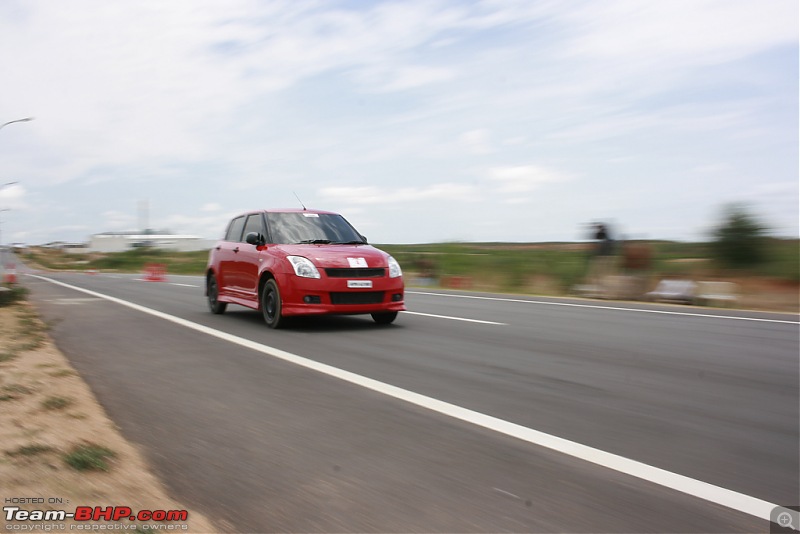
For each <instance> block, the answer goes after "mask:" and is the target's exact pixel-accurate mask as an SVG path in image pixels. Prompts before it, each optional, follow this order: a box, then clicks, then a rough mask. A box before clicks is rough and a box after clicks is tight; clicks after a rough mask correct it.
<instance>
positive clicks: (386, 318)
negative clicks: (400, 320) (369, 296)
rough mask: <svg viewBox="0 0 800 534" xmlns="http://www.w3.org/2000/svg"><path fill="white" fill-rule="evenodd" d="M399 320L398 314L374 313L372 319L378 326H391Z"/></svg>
mask: <svg viewBox="0 0 800 534" xmlns="http://www.w3.org/2000/svg"><path fill="white" fill-rule="evenodd" d="M396 318H397V312H396V311H395V312H380V313H373V314H372V319H373V320H374V321H375V322H376V323H378V324H391V322H392V321H394V320H395V319H396Z"/></svg>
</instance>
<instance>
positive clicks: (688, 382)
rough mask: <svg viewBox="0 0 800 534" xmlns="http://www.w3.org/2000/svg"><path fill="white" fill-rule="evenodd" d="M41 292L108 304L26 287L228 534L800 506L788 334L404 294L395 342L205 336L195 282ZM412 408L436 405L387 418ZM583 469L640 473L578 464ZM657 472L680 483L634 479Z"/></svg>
mask: <svg viewBox="0 0 800 534" xmlns="http://www.w3.org/2000/svg"><path fill="white" fill-rule="evenodd" d="M40 275H41V276H42V277H45V278H47V279H50V280H55V281H60V282H63V283H66V284H69V285H71V286H74V287H77V288H84V289H87V290H91V291H94V292H97V293H98V295H92V294H87V293H82V292H80V291H78V290H76V289H74V288H71V287H65V286H63V285H57V284H54V283H52V282H51V281H48V280H45V279H43V278H35V277H31V276H22V278H23V282H24V283H25V285H27V286H28V287H30V288H31V289H32V291H33V300H34V302H35V304H36V305H37V306H38V307H39V309H40V311H41V312H42V313H43V315H44V317H45V319H46V320H48V321H49V322H50V323H51V324H53V325H54V326H53V329H52V335H53V337H54V338H55V340H56V343H57V344H58V346H59V348H60V349H61V350H62V351H63V352H64V353H65V354H66V355H67V357H68V358H69V359H70V361H71V362H72V364H73V365H74V366H75V368H76V369H77V370H78V371H79V372H80V373H81V375H82V376H83V377H84V378H85V379H86V381H87V382H88V383H89V385H90V386H91V388H92V389H93V391H94V392H95V394H96V395H97V397H98V399H99V400H100V402H101V404H102V405H103V406H104V407H105V409H106V410H107V412H108V413H109V415H110V416H111V417H112V419H113V420H114V421H115V422H116V423H117V425H118V426H119V427H120V428H121V430H122V433H123V434H124V435H125V436H126V437H127V438H128V439H129V440H131V441H133V442H134V443H137V444H138V445H140V447H141V449H142V450H143V452H144V453H145V454H146V456H147V457H148V459H149V460H150V461H151V463H152V465H153V466H154V469H155V470H156V472H157V473H158V474H159V475H160V476H161V477H162V479H163V480H164V481H165V483H166V485H167V486H168V489H169V490H170V492H171V493H172V494H173V496H174V497H175V498H177V499H179V500H181V501H183V502H184V503H186V504H188V505H189V506H191V507H194V508H197V509H199V510H202V511H204V512H205V513H207V514H208V515H209V517H211V519H212V520H217V521H220V524H227V525H230V529H231V530H234V531H237V532H266V531H292V532H503V531H508V532H589V531H591V532H768V531H769V523H768V521H767V520H765V519H762V518H758V517H754V515H753V514H752V513H748V512H747V510H746V509H747V507H748V504H747V503H745V504H742V505H741V506H739V505H737V504H736V503H734V504H733V505H730V504H728V501H726V504H727V505H726V504H717V503H714V502H709V501H708V500H706V499H704V498H700V497H697V496H695V495H696V494H695V493H693V490H692V489H691V488H692V487H693V483H694V482H695V481H700V482H704V483H708V484H711V485H713V486H716V487H719V488H722V492H723V493H725V490H729V493H730V492H735V494H733V495H734V498H733V501H736V495H741V496H743V497H744V501H747V499H754V500H761V501H766V503H772V504H778V505H784V506H791V505H797V504H798V503H800V489H799V487H800V483H799V482H798V473H800V461H799V459H798V443H799V437H800V436H799V432H798V427H799V426H800V423H799V422H800V408H799V407H800V398H799V392H800V387H799V382H800V361H799V358H798V354H800V329H799V328H798V318H797V316H792V315H781V314H761V313H758V314H756V313H748V312H741V311H720V310H715V309H699V308H690V307H679V306H653V305H638V304H637V305H632V304H619V303H611V302H603V301H587V300H575V299H542V298H528V297H512V296H504V295H494V296H493V295H479V294H471V293H448V292H444V291H424V290H418V291H417V290H409V292H408V294H407V305H408V307H409V310H410V311H411V312H413V313H405V314H401V315H400V317H398V319H397V321H396V323H395V324H393V325H390V326H377V325H375V324H374V323H373V322H372V320H371V319H370V318H369V317H368V316H365V317H328V318H316V319H313V320H300V321H295V322H294V324H293V325H292V326H291V327H290V328H289V329H286V330H280V331H273V330H269V329H267V328H266V326H265V325H264V324H263V322H262V319H261V317H260V315H259V314H258V313H257V312H255V311H252V310H247V309H244V308H238V307H236V306H230V307H229V308H228V312H227V313H226V314H224V315H221V316H216V315H213V314H211V313H210V312H209V311H208V310H207V307H206V304H205V299H204V297H203V289H202V287H201V284H202V280H201V279H200V278H197V277H178V276H170V277H169V279H168V281H167V282H150V283H148V282H143V281H139V280H136V278H138V277H137V276H130V275H110V274H97V275H89V274H83V273H61V274H53V273H40ZM101 295H103V296H110V297H114V298H116V299H120V300H121V301H124V302H126V303H133V304H136V305H139V306H142V307H145V308H147V310H156V311H157V312H161V313H162V314H167V316H164V315H162V316H155V315H153V314H151V313H149V312H148V311H147V310H144V309H133V308H131V307H129V306H126V305H124V303H123V302H115V301H110V300H107V299H104V298H101ZM174 317H175V318H179V320H181V319H182V320H184V321H188V322H190V323H191V324H189V323H185V324H177V323H176V322H175V320H174V319H172V318H174ZM464 319H469V320H471V321H465V320H464ZM474 321H484V322H474ZM191 325H199V326H191ZM210 329H213V332H212V330H210ZM214 332H221V333H222V334H214V335H210V333H214ZM226 336H227V337H226ZM231 336H236V337H235V338H234V337H231ZM242 339H243V340H245V342H242V341H241V340H242ZM242 343H245V344H246V343H251V344H252V346H249V347H248V346H242ZM263 346H266V347H268V348H267V349H262V348H261V347H263ZM274 349H278V350H280V351H286V352H288V353H290V355H289V357H290V358H291V357H294V356H298V357H301V358H303V359H306V360H308V361H311V362H319V363H323V364H326V365H327V366H330V368H333V369H335V370H336V372H339V370H342V371H347V372H350V373H353V374H354V375H357V378H356V379H355V381H356V382H358V380H361V378H360V377H366V378H367V379H373V380H375V381H379V382H380V383H383V384H386V385H388V386H386V387H384V386H382V385H381V386H376V387H375V388H373V389H370V388H368V387H364V385H363V384H362V385H358V384H354V383H352V382H348V381H346V380H342V379H341V377H336V376H331V375H330V374H325V372H327V369H329V368H325V369H324V371H325V372H320V371H318V370H312V369H309V368H307V367H303V366H302V365H298V364H297V363H296V362H292V361H286V360H283V359H280V358H277V357H275V356H274V355H271V354H275V353H276V351H275V350H274ZM270 353H271V354H270ZM279 354H282V353H279ZM306 360H303V361H304V362H305V361H306ZM336 372H334V374H336ZM347 376H351V375H347ZM369 384H372V383H371V382H370V383H369ZM389 386H394V387H395V388H400V389H397V390H395V389H392V388H391V387H389ZM398 391H399V392H400V393H398V394H397V395H395V396H392V394H393V392H394V393H397V392H398ZM409 392H410V393H409ZM414 394H419V395H423V396H425V397H426V398H429V399H431V400H430V401H428V400H424V401H423V402H421V404H412V403H410V402H407V400H402V398H397V396H400V397H403V396H404V395H408V396H410V397H413V398H417V397H414ZM440 401H441V402H440ZM437 403H438V404H437ZM443 403H448V404H447V405H444V404H443ZM442 406H445V407H446V406H454V407H455V408H453V409H452V410H451V409H450V408H446V409H444V411H445V412H446V411H447V410H451V411H453V412H458V413H466V414H467V415H466V416H465V417H462V418H460V419H459V418H456V417H453V416H452V414H447V413H442V411H443V409H441V407H442ZM476 412H477V414H483V415H486V416H490V417H489V418H487V419H491V421H497V420H500V421H501V422H502V423H503V424H505V425H506V426H508V427H509V428H512V430H513V432H511V435H509V433H504V432H503V430H502V428H500V429H499V430H498V428H494V427H493V426H492V424H494V423H492V424H484V423H482V420H481V418H480V417H479V416H478V415H472V414H473V413H476ZM465 419H466V420H465ZM507 423H512V425H508V424H507ZM503 424H501V425H499V426H501V427H502V426H503ZM503 428H505V427H503ZM514 432H518V433H521V434H524V436H523V437H522V439H521V438H520V437H514ZM539 433H544V434H539ZM528 435H532V436H534V438H533V440H534V441H535V440H536V439H539V437H537V436H544V437H543V438H542V439H544V440H547V439H549V437H550V436H555V437H558V438H563V439H565V440H570V441H571V442H574V443H575V444H578V445H576V447H577V449H579V451H578V452H575V450H573V449H571V448H570V447H571V446H570V445H569V444H566V445H565V444H564V442H559V443H560V444H561V445H559V446H557V447H556V449H558V450H552V449H549V448H546V447H543V446H541V445H539V444H536V443H535V442H534V443H531V442H530V441H526V439H527V438H525V436H528ZM581 446H585V447H584V448H583V449H581ZM587 447H590V448H592V449H591V451H594V450H597V451H604V452H605V453H611V454H612V455H616V456H613V457H612V460H610V461H609V462H610V463H612V464H613V463H614V462H616V461H617V460H616V459H617V458H622V459H623V460H626V459H627V460H634V461H635V462H639V464H635V466H634V468H633V471H634V472H633V473H632V474H631V473H630V472H629V471H626V469H625V468H621V469H616V468H614V466H613V465H611V466H609V462H606V463H604V462H603V461H600V462H599V463H600V465H598V464H597V463H592V462H589V461H586V460H585V459H581V458H579V457H576V455H577V456H580V454H579V452H580V450H584V449H586V448H587ZM591 451H590V455H592V457H594V456H599V457H602V456H603V455H602V453H600V452H597V453H595V452H591ZM639 466H644V467H641V469H640V467H639ZM652 467H655V468H658V469H661V470H664V472H666V475H665V479H670V476H672V475H673V474H675V475H680V477H678V481H677V482H674V483H673V482H668V483H665V484H661V483H654V482H652V481H650V480H651V479H648V477H647V476H639V475H638V473H639V471H640V470H641V471H642V472H645V473H646V472H647V469H648V468H652ZM659 473H660V472H659ZM659 476H660V475H659ZM701 486H704V485H702V484H701ZM704 487H705V486H704ZM713 491H716V490H713ZM726 498H727V497H726ZM723 500H724V499H723ZM114 504H123V503H109V505H114ZM742 510H744V511H742Z"/></svg>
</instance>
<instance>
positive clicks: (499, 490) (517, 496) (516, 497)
mask: <svg viewBox="0 0 800 534" xmlns="http://www.w3.org/2000/svg"><path fill="white" fill-rule="evenodd" d="M492 489H493V490H494V491H496V492H497V493H502V494H503V495H508V496H509V497H514V498H515V499H517V500H519V501H521V500H522V497H520V496H519V495H514V494H513V493H510V492H508V491H506V490H501V489H500V488H492Z"/></svg>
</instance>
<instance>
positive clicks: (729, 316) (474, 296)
mask: <svg viewBox="0 0 800 534" xmlns="http://www.w3.org/2000/svg"><path fill="white" fill-rule="evenodd" d="M406 293H412V294H414V295H432V296H435V297H451V298H458V299H475V300H494V301H498V302H521V303H523V304H545V305H548V306H571V307H574V308H598V309H600V310H617V311H626V312H641V313H661V314H665V315H685V316H688V317H708V318H712V319H735V320H737V321H758V322H763V323H783V324H800V322H797V321H782V320H780V319H760V318H758V317H734V316H731V315H711V314H707V313H688V312H675V311H666V310H646V309H643V308H620V307H618V306H598V305H596V304H575V303H572V302H548V301H545V300H524V299H510V298H501V297H479V296H477V295H452V294H449V293H429V292H426V291H406Z"/></svg>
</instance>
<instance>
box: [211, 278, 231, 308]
mask: <svg viewBox="0 0 800 534" xmlns="http://www.w3.org/2000/svg"><path fill="white" fill-rule="evenodd" d="M207 291H208V307H209V309H210V310H211V313H216V314H217V315H219V314H221V313H225V308H227V307H228V303H227V302H220V301H219V286H218V285H217V278H216V277H215V276H214V275H213V274H212V275H211V276H209V277H208V287H207Z"/></svg>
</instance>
